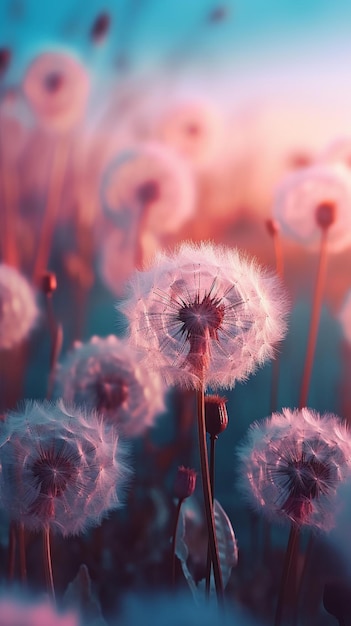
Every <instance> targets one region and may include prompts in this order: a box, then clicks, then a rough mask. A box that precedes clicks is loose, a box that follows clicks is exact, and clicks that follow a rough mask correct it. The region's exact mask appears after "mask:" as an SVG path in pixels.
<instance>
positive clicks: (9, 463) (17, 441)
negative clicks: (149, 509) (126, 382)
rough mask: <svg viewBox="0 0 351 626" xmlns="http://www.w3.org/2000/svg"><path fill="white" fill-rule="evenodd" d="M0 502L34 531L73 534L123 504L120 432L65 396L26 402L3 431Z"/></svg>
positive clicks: (0, 438)
mask: <svg viewBox="0 0 351 626" xmlns="http://www.w3.org/2000/svg"><path fill="white" fill-rule="evenodd" d="M0 464H1V475H0V502H1V505H2V506H3V507H4V508H5V509H6V510H7V511H8V513H9V515H10V517H11V518H12V519H14V520H17V521H21V522H23V523H24V525H25V526H26V527H27V528H29V529H31V530H40V529H41V528H43V527H44V526H49V527H50V528H51V529H52V530H53V531H57V532H60V533H62V535H64V536H66V535H74V534H78V533H80V532H83V531H84V530H85V529H86V528H88V527H91V526H97V525H98V524H100V522H101V519H102V517H103V516H104V515H105V514H106V513H107V512H108V511H109V510H111V509H114V508H117V507H118V506H120V499H119V494H120V493H121V489H123V485H124V483H125V479H126V477H127V476H128V474H129V473H130V471H129V469H127V466H126V464H125V452H124V450H123V447H122V446H121V443H120V441H119V437H118V435H117V433H116V431H115V430H114V429H113V430H111V429H110V430H108V429H106V427H105V426H104V424H103V422H102V421H101V418H99V417H98V416H97V414H96V413H94V412H91V413H88V412H86V411H84V410H81V409H78V408H68V407H67V406H66V405H65V404H64V403H63V401H58V402H56V403H55V404H51V403H49V402H46V401H44V402H31V401H27V402H26V403H25V404H24V405H23V408H22V410H19V411H12V412H9V413H8V414H7V415H6V419H5V421H4V423H3V424H2V428H1V433H0Z"/></svg>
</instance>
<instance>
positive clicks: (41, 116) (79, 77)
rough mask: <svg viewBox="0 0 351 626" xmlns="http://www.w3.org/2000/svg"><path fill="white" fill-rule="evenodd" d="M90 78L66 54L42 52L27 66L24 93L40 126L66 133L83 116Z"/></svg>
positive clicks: (72, 57)
mask: <svg viewBox="0 0 351 626" xmlns="http://www.w3.org/2000/svg"><path fill="white" fill-rule="evenodd" d="M89 89H90V79H89V75H88V73H87V71H86V70H85V68H84V67H83V65H82V64H81V63H80V61H78V59H76V58H75V57H74V56H73V55H72V54H70V53H68V52H44V53H42V54H40V55H38V56H37V57H36V58H35V59H34V61H32V63H31V64H30V66H29V68H28V70H27V72H26V75H25V77H24V80H23V91H24V95H25V96H26V98H27V100H28V102H29V104H30V105H31V107H32V109H33V111H34V112H35V114H36V115H37V117H38V121H39V123H40V124H44V126H45V127H46V128H47V129H48V130H53V131H56V132H65V131H68V130H70V129H71V128H73V126H74V125H75V124H77V122H78V121H79V120H80V118H81V117H82V116H83V113H84V110H85V106H86V103H87V99H88V95H89Z"/></svg>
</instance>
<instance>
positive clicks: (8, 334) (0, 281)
mask: <svg viewBox="0 0 351 626" xmlns="http://www.w3.org/2000/svg"><path fill="white" fill-rule="evenodd" d="M38 316H39V309H38V307H37V304H36V299H35V293H34V290H33V289H32V287H31V286H30V284H29V283H28V281H27V280H26V278H25V277H24V276H22V274H20V273H19V272H18V271H17V270H16V269H15V268H13V267H10V266H9V265H5V264H3V263H2V264H0V350H1V349H2V350H8V349H10V348H13V347H14V346H15V345H17V344H18V343H20V342H21V341H23V339H25V338H26V337H27V336H28V335H29V333H30V331H31V330H32V329H33V327H34V326H35V324H36V322H37V319H38Z"/></svg>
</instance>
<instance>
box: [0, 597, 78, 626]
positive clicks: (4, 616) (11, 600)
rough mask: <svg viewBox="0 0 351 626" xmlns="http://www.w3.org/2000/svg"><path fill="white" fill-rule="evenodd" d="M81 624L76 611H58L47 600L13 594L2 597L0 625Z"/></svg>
mask: <svg viewBox="0 0 351 626" xmlns="http://www.w3.org/2000/svg"><path fill="white" fill-rule="evenodd" d="M19 625H21V626H79V625H80V620H79V619H78V617H77V615H76V614H75V613H72V612H70V613H62V614H59V613H57V612H56V610H55V609H54V607H53V606H52V604H50V603H49V602H47V601H41V602H33V601H29V600H26V599H25V598H23V599H22V598H17V597H14V596H13V595H11V596H6V595H3V596H2V597H0V626H19Z"/></svg>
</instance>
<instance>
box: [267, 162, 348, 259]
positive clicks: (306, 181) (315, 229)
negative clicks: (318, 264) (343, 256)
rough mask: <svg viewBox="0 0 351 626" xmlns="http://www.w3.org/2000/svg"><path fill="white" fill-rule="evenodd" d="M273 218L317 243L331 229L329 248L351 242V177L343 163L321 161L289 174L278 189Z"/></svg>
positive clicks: (291, 232)
mask: <svg viewBox="0 0 351 626" xmlns="http://www.w3.org/2000/svg"><path fill="white" fill-rule="evenodd" d="M273 215H274V218H275V219H276V220H277V221H278V223H279V224H280V225H281V228H282V232H283V233H285V234H286V235H288V236H290V237H293V238H295V239H297V240H298V241H300V242H301V243H304V244H306V245H311V246H316V245H318V243H319V241H320V237H321V229H322V230H323V229H328V246H329V250H331V251H333V252H339V251H341V250H344V249H345V248H347V247H348V246H350V245H351V177H350V173H349V172H348V170H347V169H346V167H345V166H344V165H342V164H339V165H336V164H330V163H318V164H317V165H313V166H311V167H305V168H303V169H301V170H299V171H297V172H294V173H292V174H289V175H288V176H287V177H286V178H285V179H284V180H283V181H282V183H281V185H280V187H279V188H278V189H277V192H276V197H275V202H274V206H273Z"/></svg>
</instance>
